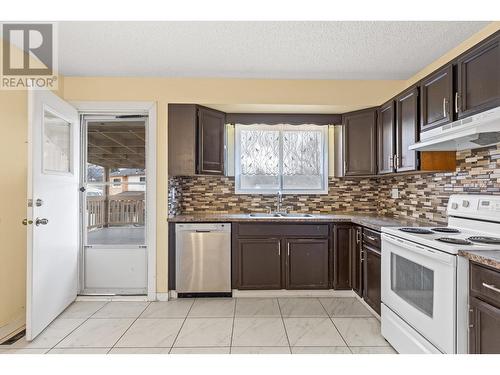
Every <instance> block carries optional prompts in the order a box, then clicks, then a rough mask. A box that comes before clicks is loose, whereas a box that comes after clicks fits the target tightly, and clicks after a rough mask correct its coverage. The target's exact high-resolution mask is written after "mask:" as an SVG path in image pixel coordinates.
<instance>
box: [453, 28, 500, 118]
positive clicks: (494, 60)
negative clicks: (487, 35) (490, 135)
mask: <svg viewBox="0 0 500 375" xmlns="http://www.w3.org/2000/svg"><path fill="white" fill-rule="evenodd" d="M457 66H458V92H457V95H458V98H457V107H458V108H456V111H457V112H458V117H459V118H463V117H467V116H470V115H472V114H474V113H478V112H481V111H484V110H487V109H490V108H494V107H497V106H499V105H500V68H499V67H500V34H499V33H497V35H496V36H494V37H493V38H491V39H489V40H487V41H486V42H484V43H481V44H480V45H479V46H477V47H475V48H473V49H472V50H471V51H470V52H468V53H466V54H465V55H463V56H462V57H460V58H459V59H458V61H457Z"/></svg>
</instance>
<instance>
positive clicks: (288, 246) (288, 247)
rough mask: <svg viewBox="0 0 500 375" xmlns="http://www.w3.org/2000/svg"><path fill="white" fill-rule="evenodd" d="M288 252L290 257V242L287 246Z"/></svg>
mask: <svg viewBox="0 0 500 375" xmlns="http://www.w3.org/2000/svg"><path fill="white" fill-rule="evenodd" d="M286 252H287V254H288V256H290V242H289V243H287V245H286Z"/></svg>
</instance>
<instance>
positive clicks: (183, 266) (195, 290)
mask: <svg viewBox="0 0 500 375" xmlns="http://www.w3.org/2000/svg"><path fill="white" fill-rule="evenodd" d="M175 242H176V243H175V257H176V264H175V273H176V277H175V280H176V282H175V284H176V291H177V295H178V296H179V297H187V296H193V295H200V296H211V295H213V296H221V295H231V224H228V223H216V224H215V223H214V224H176V225H175Z"/></svg>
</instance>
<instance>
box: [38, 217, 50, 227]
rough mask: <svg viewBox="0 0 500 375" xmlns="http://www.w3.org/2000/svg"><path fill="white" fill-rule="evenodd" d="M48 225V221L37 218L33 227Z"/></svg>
mask: <svg viewBox="0 0 500 375" xmlns="http://www.w3.org/2000/svg"><path fill="white" fill-rule="evenodd" d="M48 223H49V220H48V219H40V218H39V217H37V218H36V220H35V225H36V226H39V225H47V224H48Z"/></svg>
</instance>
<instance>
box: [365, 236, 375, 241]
mask: <svg viewBox="0 0 500 375" xmlns="http://www.w3.org/2000/svg"><path fill="white" fill-rule="evenodd" d="M366 238H368V239H369V240H370V241H376V240H377V239H376V238H375V237H372V236H366Z"/></svg>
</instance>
